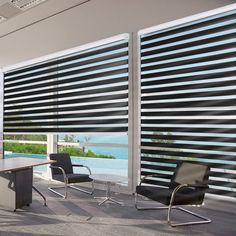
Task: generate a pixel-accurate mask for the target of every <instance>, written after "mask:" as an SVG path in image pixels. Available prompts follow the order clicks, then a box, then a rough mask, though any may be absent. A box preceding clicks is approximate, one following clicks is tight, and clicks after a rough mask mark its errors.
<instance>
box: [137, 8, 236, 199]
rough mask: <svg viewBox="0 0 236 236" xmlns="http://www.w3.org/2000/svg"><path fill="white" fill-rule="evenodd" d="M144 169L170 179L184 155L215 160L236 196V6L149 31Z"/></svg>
mask: <svg viewBox="0 0 236 236" xmlns="http://www.w3.org/2000/svg"><path fill="white" fill-rule="evenodd" d="M140 39H141V175H143V176H145V175H148V174H157V175H158V177H157V178H152V179H150V180H147V183H148V184H156V185H160V186H163V187H164V186H167V184H168V182H169V181H170V178H171V176H172V174H173V171H174V168H175V166H176V163H177V162H178V161H180V160H188V161H190V162H198V163H204V164H207V165H209V166H210V167H211V171H210V180H209V186H210V189H209V193H213V194H219V195H224V196H233V197H236V11H235V10H234V11H230V12H226V13H223V14H222V13H221V14H218V15H214V16H211V17H208V18H204V19H201V20H197V21H192V22H188V23H186V24H182V25H178V26H174V27H170V28H166V29H164V30H163V29H162V30H157V31H153V32H148V33H143V34H141V36H140Z"/></svg>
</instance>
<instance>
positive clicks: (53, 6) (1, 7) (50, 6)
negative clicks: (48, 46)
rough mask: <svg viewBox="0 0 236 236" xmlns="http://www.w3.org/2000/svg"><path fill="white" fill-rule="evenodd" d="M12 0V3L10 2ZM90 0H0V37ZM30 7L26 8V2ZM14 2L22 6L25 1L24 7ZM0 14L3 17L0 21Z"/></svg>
mask: <svg viewBox="0 0 236 236" xmlns="http://www.w3.org/2000/svg"><path fill="white" fill-rule="evenodd" d="M12 1H13V3H12ZM89 1H90V0H0V39H1V38H3V37H5V36H8V35H9V34H11V33H14V32H16V31H18V30H21V29H23V28H26V27H28V26H31V25H33V24H35V23H38V22H40V21H43V20H46V19H48V18H50V17H53V16H55V15H58V14H60V13H62V12H65V11H66V10H70V9H72V8H73V7H77V6H79V5H82V4H86V3H88V2H89ZM38 2H40V4H39V5H37V4H35V5H34V4H32V7H30V8H27V6H28V5H27V3H38ZM14 3H18V5H20V6H22V5H23V4H25V3H26V5H25V6H26V9H24V8H22V9H19V8H17V7H16V6H14V5H13V4H14ZM1 16H3V17H4V18H5V19H4V18H2V19H3V21H1Z"/></svg>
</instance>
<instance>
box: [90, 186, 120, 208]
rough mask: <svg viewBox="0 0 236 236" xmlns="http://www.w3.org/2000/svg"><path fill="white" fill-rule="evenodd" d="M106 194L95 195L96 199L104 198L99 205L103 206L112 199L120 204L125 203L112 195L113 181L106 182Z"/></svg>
mask: <svg viewBox="0 0 236 236" xmlns="http://www.w3.org/2000/svg"><path fill="white" fill-rule="evenodd" d="M106 186H107V189H106V196H105V197H94V198H95V199H103V201H101V202H100V203H99V204H98V205H99V206H101V205H102V204H103V203H105V202H107V201H111V202H114V203H116V204H118V205H121V206H122V205H123V203H121V202H118V201H116V200H115V199H114V198H112V197H111V182H106Z"/></svg>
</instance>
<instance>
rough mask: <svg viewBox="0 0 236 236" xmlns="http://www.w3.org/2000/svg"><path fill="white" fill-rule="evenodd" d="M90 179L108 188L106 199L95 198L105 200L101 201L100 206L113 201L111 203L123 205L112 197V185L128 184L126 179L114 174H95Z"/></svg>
mask: <svg viewBox="0 0 236 236" xmlns="http://www.w3.org/2000/svg"><path fill="white" fill-rule="evenodd" d="M89 177H90V178H91V179H93V180H94V181H98V182H103V183H105V184H106V187H107V189H106V196H105V197H95V198H101V199H103V201H101V202H100V203H99V204H98V205H102V204H103V203H105V202H106V201H111V202H114V203H117V204H120V205H123V204H122V203H121V202H118V201H116V200H114V199H113V198H112V197H111V185H112V184H120V183H125V182H127V178H126V177H123V176H120V175H112V174H94V175H90V176H89Z"/></svg>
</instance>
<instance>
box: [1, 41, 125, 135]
mask: <svg viewBox="0 0 236 236" xmlns="http://www.w3.org/2000/svg"><path fill="white" fill-rule="evenodd" d="M127 130H128V39H127V37H126V38H123V39H119V40H118V41H113V42H110V43H107V44H105V45H102V46H98V47H94V48H90V49H87V50H84V51H80V52H77V53H74V54H72V55H66V56H63V57H60V58H57V59H53V60H50V61H46V62H41V63H39V64H34V65H31V66H27V67H25V68H19V69H16V70H13V71H8V72H6V73H5V74H4V132H7V133H8V132H9V133H35V132H47V133H48V132H56V133H58V132H59V133H64V132H86V133H87V132H92V133H94V132H127Z"/></svg>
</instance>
